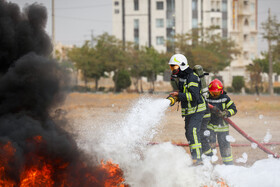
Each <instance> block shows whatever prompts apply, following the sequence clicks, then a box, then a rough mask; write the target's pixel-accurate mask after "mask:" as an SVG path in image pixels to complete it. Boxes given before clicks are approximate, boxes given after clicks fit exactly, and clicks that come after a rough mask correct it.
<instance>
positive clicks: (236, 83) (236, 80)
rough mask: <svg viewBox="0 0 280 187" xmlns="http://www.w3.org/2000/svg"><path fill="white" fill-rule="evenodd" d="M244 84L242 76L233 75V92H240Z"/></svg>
mask: <svg viewBox="0 0 280 187" xmlns="http://www.w3.org/2000/svg"><path fill="white" fill-rule="evenodd" d="M244 86H245V81H244V77H243V76H234V77H233V80H232V87H233V89H234V92H237V93H240V92H241V89H242V88H243V87H244Z"/></svg>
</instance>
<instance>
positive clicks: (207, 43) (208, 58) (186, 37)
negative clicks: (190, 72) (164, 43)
mask: <svg viewBox="0 0 280 187" xmlns="http://www.w3.org/2000/svg"><path fill="white" fill-rule="evenodd" d="M215 29H216V27H209V28H202V27H199V28H196V29H193V30H191V31H190V32H189V33H186V34H181V35H180V34H179V35H176V36H175V38H176V42H175V45H176V47H177V49H176V51H177V52H179V53H182V54H184V55H185V56H186V57H187V59H188V62H189V65H190V66H194V65H196V64H199V65H202V66H203V67H204V69H205V70H206V71H211V72H214V73H217V72H218V71H221V70H223V69H224V68H225V67H226V66H228V65H229V64H230V62H231V61H232V60H233V58H234V56H236V55H238V54H239V53H240V51H239V50H238V49H237V47H236V44H235V42H234V41H233V40H231V39H228V38H227V39H225V38H222V37H221V36H220V34H215V33H214V32H213V31H214V30H215ZM200 33H202V34H200Z"/></svg>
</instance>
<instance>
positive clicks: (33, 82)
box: [0, 0, 106, 186]
mask: <svg viewBox="0 0 280 187" xmlns="http://www.w3.org/2000/svg"><path fill="white" fill-rule="evenodd" d="M46 23H47V10H46V8H45V7H44V6H42V5H40V4H36V3H35V4H32V5H30V6H26V7H25V8H24V9H23V12H21V11H20V8H19V7H18V5H16V4H14V3H10V2H7V1H5V0H0V168H1V167H4V168H5V170H4V171H5V172H4V174H3V173H1V172H3V170H0V182H1V180H7V179H9V180H11V181H13V182H14V183H15V186H19V182H20V178H21V174H22V172H23V171H25V170H26V169H28V167H32V166H33V165H39V166H40V167H43V163H47V164H51V165H52V167H53V169H54V170H55V171H54V173H53V175H52V180H53V181H54V182H55V183H54V186H62V184H65V181H66V182H67V181H68V182H69V181H71V185H69V186H78V185H80V186H103V185H104V184H103V183H102V182H100V181H95V180H89V178H88V176H89V174H90V175H94V176H95V178H98V179H104V178H106V176H105V175H104V174H100V173H99V172H98V170H97V169H94V168H93V167H92V166H91V165H89V162H88V161H87V159H86V155H85V154H83V153H82V151H80V150H79V148H78V146H77V144H76V142H75V141H74V139H73V137H72V136H71V135H70V134H69V133H67V132H66V131H65V130H63V128H62V127H61V124H58V123H55V120H54V119H52V117H51V115H50V112H51V111H52V110H53V109H54V107H55V106H57V105H58V104H61V103H62V102H63V100H64V97H65V94H64V92H63V89H64V88H65V87H66V85H67V81H66V80H67V77H65V76H64V74H63V71H61V70H60V68H59V66H58V63H57V62H56V61H55V60H53V59H51V58H50V55H51V51H52V45H51V41H50V38H49V36H48V35H47V34H46V32H45V30H44V29H45V25H46ZM38 137H41V138H42V139H41V140H40V141H39V139H38ZM9 143H10V144H11V145H12V147H13V148H14V149H15V153H14V154H13V152H12V151H10V152H9V151H7V148H5V145H8V144H9ZM34 155H35V156H34ZM90 164H92V163H90ZM3 176H4V177H3ZM59 177H60V178H59ZM61 178H63V180H62V179H61ZM64 180H65V181H64ZM69 184H70V182H69Z"/></svg>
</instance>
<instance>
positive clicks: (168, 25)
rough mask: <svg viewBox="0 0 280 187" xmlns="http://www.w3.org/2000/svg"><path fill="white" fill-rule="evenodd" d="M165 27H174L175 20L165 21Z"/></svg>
mask: <svg viewBox="0 0 280 187" xmlns="http://www.w3.org/2000/svg"><path fill="white" fill-rule="evenodd" d="M166 24H167V25H166V27H167V28H173V27H174V26H175V20H174V19H167V20H166Z"/></svg>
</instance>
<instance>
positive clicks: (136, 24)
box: [134, 19, 139, 29]
mask: <svg viewBox="0 0 280 187" xmlns="http://www.w3.org/2000/svg"><path fill="white" fill-rule="evenodd" d="M134 29H139V19H135V20H134Z"/></svg>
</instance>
